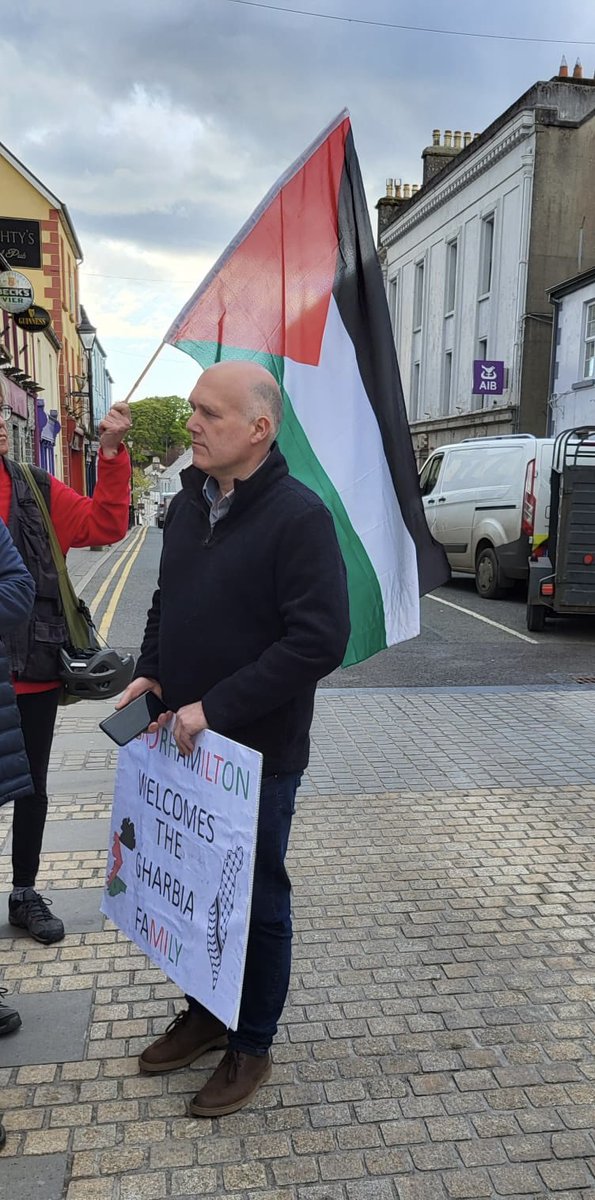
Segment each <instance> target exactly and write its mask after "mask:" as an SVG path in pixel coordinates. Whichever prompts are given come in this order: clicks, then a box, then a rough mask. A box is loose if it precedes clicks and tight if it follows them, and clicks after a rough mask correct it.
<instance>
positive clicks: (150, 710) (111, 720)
mask: <svg viewBox="0 0 595 1200" xmlns="http://www.w3.org/2000/svg"><path fill="white" fill-rule="evenodd" d="M164 712H167V705H166V704H164V703H163V700H160V699H159V696H156V695H155V692H143V694H142V696H137V698H136V700H131V701H130V704H127V705H126V708H121V709H119V710H118V712H114V713H112V714H111V716H109V717H106V718H105V721H100V722H99V728H100V729H103V732H104V733H107V736H108V737H111V739H112V741H113V742H115V743H116V745H117V746H127V745H128V742H131V741H132V739H133V738H135V737H138V735H139V733H144V731H145V729H148V727H149V725H150V724H151V721H156V720H157V717H158V716H159V715H160V713H164Z"/></svg>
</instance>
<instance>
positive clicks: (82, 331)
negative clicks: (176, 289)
mask: <svg viewBox="0 0 595 1200" xmlns="http://www.w3.org/2000/svg"><path fill="white" fill-rule="evenodd" d="M77 333H78V335H79V337H80V339H81V342H82V346H83V350H84V351H85V354H86V355H87V388H88V395H89V432H90V434H91V440H93V439H94V437H95V419H94V416H93V347H94V345H95V339H96V337H97V330H96V328H95V326H94V325H92V324H91V322H90V320H89V318H88V316H87V314H86V312H85V310H84V308H83V306H82V304H81V319H80V322H79V324H78V326H77ZM91 453H92V451H91ZM87 487H88V490H89V495H90V496H92V495H93V491H94V489H95V464H94V462H93V459H92V458H91V459H90V462H89V466H88V483H87Z"/></svg>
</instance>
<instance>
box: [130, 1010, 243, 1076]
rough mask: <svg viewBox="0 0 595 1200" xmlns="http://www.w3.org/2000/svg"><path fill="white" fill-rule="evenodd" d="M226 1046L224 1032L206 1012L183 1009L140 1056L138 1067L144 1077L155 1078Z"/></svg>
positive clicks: (225, 1034) (222, 1026)
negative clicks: (208, 1051) (154, 1076)
mask: <svg viewBox="0 0 595 1200" xmlns="http://www.w3.org/2000/svg"><path fill="white" fill-rule="evenodd" d="M223 1046H227V1029H226V1028H225V1025H224V1024H223V1022H222V1021H218V1020H217V1017H214V1016H213V1015H212V1014H211V1013H208V1012H192V1011H191V1010H190V1009H188V1008H187V1009H186V1011H185V1012H181V1013H178V1015H177V1017H174V1019H173V1021H172V1022H171V1024H170V1025H168V1027H167V1029H166V1031H165V1033H164V1034H163V1036H162V1037H160V1038H157V1041H156V1042H153V1043H152V1045H150V1046H147V1049H146V1050H143V1052H142V1054H141V1055H140V1057H139V1060H138V1065H139V1067H140V1069H141V1071H143V1072H144V1073H145V1074H146V1075H157V1074H159V1073H160V1072H162V1071H175V1070H177V1068H178V1067H187V1066H189V1064H190V1063H193V1062H194V1060H195V1059H196V1058H200V1056H201V1054H206V1052H207V1050H219V1049H222V1048H223Z"/></svg>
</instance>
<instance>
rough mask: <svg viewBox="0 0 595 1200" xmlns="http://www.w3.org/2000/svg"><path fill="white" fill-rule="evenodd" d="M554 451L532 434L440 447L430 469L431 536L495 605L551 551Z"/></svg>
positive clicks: (424, 476)
mask: <svg viewBox="0 0 595 1200" xmlns="http://www.w3.org/2000/svg"><path fill="white" fill-rule="evenodd" d="M553 445H554V439H553V438H536V437H533V436H532V435H531V434H516V435H510V436H506V437H491V438H470V439H469V440H468V441H465V442H457V443H456V445H454V446H440V447H439V448H438V449H437V450H435V451H434V453H433V454H432V455H431V457H430V458H429V459H428V460H427V462H426V463H425V464H424V466H423V468H422V471H421V474H420V486H421V493H422V497H423V504H424V509H425V513H426V519H427V522H428V525H429V527H430V531H431V533H432V534H433V536H434V537H435V538H436V541H438V542H441V543H442V545H443V546H444V549H445V550H446V554H447V557H448V561H449V563H450V565H451V567H452V569H453V571H462V572H463V573H464V574H466V575H474V576H475V584H476V587H477V590H478V592H479V594H480V596H484V597H485V598H486V599H487V600H493V599H496V598H497V597H499V596H502V595H504V594H505V592H506V591H507V590H508V588H510V587H511V586H512V584H513V583H514V581H515V580H516V579H527V576H528V573H529V555H530V554H539V548H540V546H545V543H546V541H547V533H548V525H549V516H550V509H549V505H550V475H551V468H552V453H553Z"/></svg>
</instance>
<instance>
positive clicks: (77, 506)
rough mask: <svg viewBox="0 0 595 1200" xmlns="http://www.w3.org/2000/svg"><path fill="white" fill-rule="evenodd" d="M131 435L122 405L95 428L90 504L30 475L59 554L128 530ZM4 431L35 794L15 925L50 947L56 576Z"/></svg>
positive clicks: (0, 450) (1, 458) (3, 466)
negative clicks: (27, 588)
mask: <svg viewBox="0 0 595 1200" xmlns="http://www.w3.org/2000/svg"><path fill="white" fill-rule="evenodd" d="M130 427H131V419H130V409H129V407H128V405H127V404H115V405H114V406H113V407H112V408H111V409H110V411H109V413H108V414H107V416H106V417H104V419H103V420H102V421H101V422H100V425H99V434H100V438H99V441H100V450H99V455H98V472H97V484H96V487H95V491H94V493H93V496H92V497H88V496H80V495H79V493H78V492H75V491H73V489H72V488H69V487H67V486H66V485H65V484H63V483H61V482H60V480H58V479H55V478H54V477H53V476H52V475H47V474H46V472H42V471H39V470H37V469H36V470H35V475H36V479H37V481H38V484H39V486H40V487H41V490H42V492H43V493H44V497H45V499H46V503H48V507H49V509H50V514H51V517H52V522H53V524H54V528H55V530H56V535H57V538H58V541H59V543H60V546H61V548H62V551H63V553H64V554H66V553H67V552H68V550H70V549H71V548H72V547H74V546H78V547H80V546H102V545H109V544H111V543H113V542H119V541H121V539H122V538H123V537H124V536H125V534H126V532H127V529H128V515H129V503H130V458H129V456H128V452H127V450H126V448H125V447H124V445H123V440H124V438H125V436H126V434H127V433H128V430H129V429H130ZM8 450H9V442H8V430H7V428H6V423H5V421H4V420H3V419H2V418H0V520H2V521H3V522H4V524H5V525H7V526H8V528H9V530H10V532H11V534H12V537H13V540H14V542H15V544H16V545H17V547H18V549H19V551H20V553H21V556H22V558H23V559H24V561H25V564H26V566H27V567H28V569H29V571H30V572H31V574H32V575H33V578H34V580H35V583H36V590H37V596H36V601H35V608H34V611H33V618H32V620H31V622H30V623H29V625H28V626H22V627H20V629H19V630H17V631H13V633H12V635H11V637H10V639H8V640H7V645H6V648H7V651H8V655H9V661H10V664H11V669H12V674H13V682H14V689H15V692H16V694H17V702H18V706H19V710H20V714H21V725H22V729H23V736H24V739H25V748H26V750H27V757H28V759H29V766H30V769H31V776H32V779H33V793H32V794H31V795H29V796H25V797H24V798H21V799H20V800H17V801H15V805H14V814H13V831H12V864H13V890H12V893H11V896H10V898H9V905H8V915H9V921H10V923H11V925H17V926H19V927H20V928H22V929H26V930H27V931H28V933H29V934H30V935H31V936H32V937H34V938H35V939H36V941H38V942H42V943H43V944H44V945H50V944H51V943H53V942H58V941H61V939H62V938H63V937H64V925H63V922H62V921H61V920H60V919H59V917H56V916H54V915H53V914H52V913H51V912H50V909H49V907H48V904H47V903H46V901H45V900H44V899H43V897H42V896H40V895H39V893H38V892H36V891H35V880H36V876H37V871H38V869H39V856H40V853H41V847H42V841H43V830H44V826H45V819H46V813H47V803H48V801H47V773H48V765H49V758H50V751H51V748H52V738H53V734H54V724H55V721H56V713H57V709H58V699H59V690H60V683H59V680H58V678H57V653H58V651H59V648H60V644H63V643H64V640H65V637H64V634H65V626H64V619H63V614H62V612H61V607H60V601H59V593H58V589H57V575H56V572H55V568H54V566H53V560H52V558H51V552H50V549H49V540H48V538H47V534H46V533H45V529H44V527H43V523H42V522H41V519H40V516H39V513H38V510H37V507H36V505H35V503H34V502H33V501H32V498H31V493H30V491H29V489H28V486H27V484H26V481H25V480H24V476H23V475H22V473H21V472H20V470H19V465H18V463H16V462H13V461H12V460H11V459H10V458H9V457H8Z"/></svg>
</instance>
